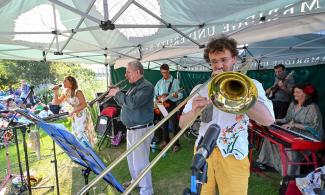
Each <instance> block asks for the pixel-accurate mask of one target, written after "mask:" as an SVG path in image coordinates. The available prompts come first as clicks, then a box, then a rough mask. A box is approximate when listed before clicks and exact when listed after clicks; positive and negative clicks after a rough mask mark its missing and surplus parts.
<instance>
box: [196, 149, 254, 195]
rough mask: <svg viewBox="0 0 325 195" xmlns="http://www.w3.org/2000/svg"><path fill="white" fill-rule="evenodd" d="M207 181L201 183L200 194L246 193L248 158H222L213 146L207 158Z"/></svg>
mask: <svg viewBox="0 0 325 195" xmlns="http://www.w3.org/2000/svg"><path fill="white" fill-rule="evenodd" d="M207 163H208V173H207V175H208V181H207V183H206V184H203V186H202V190H201V194H202V195H214V194H217V188H218V189H219V195H246V194H247V190H248V178H249V166H250V165H249V160H248V157H246V158H244V159H243V160H237V159H236V158H235V157H234V156H232V155H231V156H228V157H226V158H224V157H223V156H222V155H221V153H220V151H219V149H218V148H215V149H214V150H213V152H212V154H211V155H210V157H209V158H208V159H207Z"/></svg>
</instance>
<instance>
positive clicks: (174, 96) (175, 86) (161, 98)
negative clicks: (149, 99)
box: [155, 64, 183, 152]
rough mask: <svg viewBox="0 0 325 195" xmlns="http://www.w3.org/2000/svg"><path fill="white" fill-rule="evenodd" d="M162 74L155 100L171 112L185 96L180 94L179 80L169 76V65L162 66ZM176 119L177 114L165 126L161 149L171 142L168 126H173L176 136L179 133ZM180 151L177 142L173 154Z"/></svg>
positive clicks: (156, 88)
mask: <svg viewBox="0 0 325 195" xmlns="http://www.w3.org/2000/svg"><path fill="white" fill-rule="evenodd" d="M160 72H161V74H162V76H163V78H161V79H160V80H159V81H158V82H157V84H156V86H155V99H156V101H157V102H158V103H163V105H164V106H165V108H166V110H167V111H168V112H170V111H172V110H173V109H174V108H175V107H176V106H177V101H178V100H180V99H182V98H183V94H182V93H181V92H180V87H179V82H178V80H177V79H175V78H174V77H173V76H172V75H170V74H169V66H168V65H167V64H162V65H161V66H160ZM176 117H177V116H176V114H174V115H173V116H172V117H171V118H170V119H169V121H168V122H167V123H165V124H164V126H163V138H162V139H163V140H162V142H161V144H160V147H161V148H164V147H165V146H166V145H167V144H168V142H169V141H170V138H169V129H168V124H171V126H172V128H173V130H174V131H173V133H174V136H175V135H176V134H177V133H178V131H179V127H178V123H177V118H176ZM179 149H180V144H179V141H178V140H177V142H176V143H175V145H174V147H173V152H177V151H179Z"/></svg>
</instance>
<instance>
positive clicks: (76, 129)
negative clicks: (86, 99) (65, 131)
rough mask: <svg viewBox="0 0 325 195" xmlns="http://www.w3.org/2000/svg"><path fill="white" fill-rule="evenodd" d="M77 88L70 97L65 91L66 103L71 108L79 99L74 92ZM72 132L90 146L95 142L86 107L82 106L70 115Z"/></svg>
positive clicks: (95, 138) (91, 123)
mask: <svg viewBox="0 0 325 195" xmlns="http://www.w3.org/2000/svg"><path fill="white" fill-rule="evenodd" d="M78 91H79V90H78V89H76V91H75V95H74V96H73V97H71V95H69V93H67V99H66V101H67V103H68V104H70V105H71V106H72V107H73V108H74V107H77V106H78V105H79V99H78V98H77V96H76V94H77V92H78ZM72 133H73V134H74V135H75V136H76V138H77V139H78V140H79V141H80V142H82V143H83V142H84V141H86V142H88V143H90V144H91V146H94V145H95V144H96V142H97V136H96V133H95V129H94V125H93V122H92V120H91V116H90V113H89V112H88V110H87V108H84V109H83V110H81V111H80V112H78V113H76V114H75V115H73V117H72Z"/></svg>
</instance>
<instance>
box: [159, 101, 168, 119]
mask: <svg viewBox="0 0 325 195" xmlns="http://www.w3.org/2000/svg"><path fill="white" fill-rule="evenodd" d="M157 107H158V109H159V110H160V112H161V114H162V115H163V116H164V117H166V116H167V115H168V111H167V110H166V108H165V107H164V105H163V104H160V103H157Z"/></svg>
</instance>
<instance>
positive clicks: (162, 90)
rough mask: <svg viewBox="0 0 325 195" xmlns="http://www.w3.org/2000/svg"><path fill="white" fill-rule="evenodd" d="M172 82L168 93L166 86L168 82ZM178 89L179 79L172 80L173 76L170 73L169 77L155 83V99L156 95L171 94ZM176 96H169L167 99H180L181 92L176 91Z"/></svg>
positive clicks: (181, 96) (174, 100)
mask: <svg viewBox="0 0 325 195" xmlns="http://www.w3.org/2000/svg"><path fill="white" fill-rule="evenodd" d="M171 82H173V84H172V86H171V89H170V92H169V93H168V87H169V85H170V83H171ZM179 89H180V87H179V81H178V80H177V79H174V81H173V76H172V75H170V76H169V79H167V80H165V79H164V78H162V79H160V80H159V81H158V82H157V84H156V85H155V99H157V97H158V96H160V95H163V94H173V93H175V92H177V91H178V90H179ZM177 94H178V98H174V97H172V96H171V97H170V98H169V100H170V101H172V102H176V101H178V100H180V99H182V98H183V93H181V92H178V93H177Z"/></svg>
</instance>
